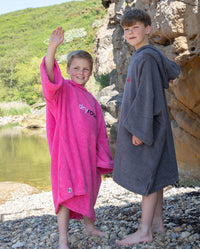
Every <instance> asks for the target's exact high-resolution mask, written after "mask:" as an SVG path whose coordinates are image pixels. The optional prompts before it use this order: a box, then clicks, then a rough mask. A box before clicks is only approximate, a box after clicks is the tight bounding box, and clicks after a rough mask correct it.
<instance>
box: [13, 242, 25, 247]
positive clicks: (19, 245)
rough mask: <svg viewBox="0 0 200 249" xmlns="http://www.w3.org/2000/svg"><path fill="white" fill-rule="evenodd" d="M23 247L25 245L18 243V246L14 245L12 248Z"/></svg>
mask: <svg viewBox="0 0 200 249" xmlns="http://www.w3.org/2000/svg"><path fill="white" fill-rule="evenodd" d="M23 246H24V243H22V242H20V241H18V242H17V243H16V244H14V245H13V246H12V248H19V247H23Z"/></svg>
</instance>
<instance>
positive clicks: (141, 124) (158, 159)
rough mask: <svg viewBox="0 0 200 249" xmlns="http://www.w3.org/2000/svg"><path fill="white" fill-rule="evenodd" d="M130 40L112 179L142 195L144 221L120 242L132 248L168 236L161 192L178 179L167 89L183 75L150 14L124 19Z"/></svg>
mask: <svg viewBox="0 0 200 249" xmlns="http://www.w3.org/2000/svg"><path fill="white" fill-rule="evenodd" d="M121 26H122V27H123V29H124V37H125V39H126V41H127V42H128V43H129V44H131V45H132V46H134V47H135V49H136V51H135V52H134V54H133V56H132V59H131V62H130V64H129V68H128V73H127V79H126V84H125V89H124V95H123V101H122V107H121V114H120V121H119V129H118V137H117V145H116V153H115V165H114V172H113V179H114V181H116V182H117V183H118V184H119V185H121V186H122V187H124V188H126V189H128V190H130V191H132V192H135V193H137V194H141V195H142V217H141V223H140V226H139V228H138V230H137V231H136V233H133V234H130V235H129V236H128V237H127V238H126V239H124V240H122V241H119V242H118V244H119V245H131V244H135V243H139V242H144V241H146V242H147V241H152V240H153V233H157V232H165V228H164V225H163V217H162V202H163V188H164V187H166V186H167V185H170V184H173V183H174V182H175V181H176V180H177V179H178V169H177V162H176V156H175V150H174V142H173V137H172V131H171V125H170V117H169V113H168V107H167V102H166V97H165V93H164V89H166V88H168V87H169V81H170V80H173V79H175V78H176V77H177V76H178V75H179V72H180V68H179V66H178V65H177V64H176V63H175V62H173V61H171V60H169V59H168V58H167V57H166V56H165V55H164V54H163V53H161V52H160V51H159V50H158V49H157V48H155V47H154V46H153V45H149V41H148V35H149V33H150V31H151V19H150V17H149V15H148V14H147V13H146V12H144V11H142V10H139V9H132V10H129V11H127V12H126V13H125V14H124V15H123V16H122V18H121Z"/></svg>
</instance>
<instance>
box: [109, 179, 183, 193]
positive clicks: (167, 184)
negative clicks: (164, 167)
mask: <svg viewBox="0 0 200 249" xmlns="http://www.w3.org/2000/svg"><path fill="white" fill-rule="evenodd" d="M113 180H114V181H115V182H116V183H117V184H119V185H120V186H121V187H123V188H125V189H127V190H129V191H131V192H133V193H135V194H139V195H142V196H148V195H149V194H152V193H155V192H157V191H159V190H160V189H163V188H165V187H167V186H169V185H172V184H173V183H175V182H176V181H177V180H178V177H174V178H172V179H170V181H168V182H167V183H165V184H161V185H157V187H155V188H153V191H151V189H152V188H151V189H150V190H149V191H148V192H146V189H145V190H144V191H140V190H139V189H138V188H135V187H131V186H129V185H128V184H126V183H121V181H120V180H119V179H118V178H117V177H113Z"/></svg>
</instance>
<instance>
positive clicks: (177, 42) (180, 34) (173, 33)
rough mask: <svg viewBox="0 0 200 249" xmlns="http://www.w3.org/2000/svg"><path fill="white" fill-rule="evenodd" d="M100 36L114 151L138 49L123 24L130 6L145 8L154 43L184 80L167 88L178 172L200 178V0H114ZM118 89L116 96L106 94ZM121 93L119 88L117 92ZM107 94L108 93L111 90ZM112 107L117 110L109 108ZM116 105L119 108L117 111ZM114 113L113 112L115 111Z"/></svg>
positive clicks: (98, 45)
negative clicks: (131, 63)
mask: <svg viewBox="0 0 200 249" xmlns="http://www.w3.org/2000/svg"><path fill="white" fill-rule="evenodd" d="M103 2H107V3H106V4H108V3H109V4H110V5H109V8H108V13H107V17H106V19H105V20H104V24H103V25H102V26H101V27H100V28H99V31H98V33H97V38H96V59H95V64H96V69H95V74H96V75H102V74H108V73H110V85H111V86H109V87H108V88H107V90H104V92H103V93H104V96H102V95H103V93H101V95H100V101H101V103H102V106H103V108H104V110H105V112H109V113H110V114H111V115H112V117H114V119H111V120H112V122H111V124H110V126H111V138H110V140H111V144H112V148H113V154H114V146H115V139H116V130H117V120H118V119H119V112H120V110H119V107H120V101H121V96H122V92H123V88H124V83H125V79H126V72H127V67H128V64H129V61H130V58H131V55H132V53H133V48H132V47H130V46H129V45H128V44H127V43H126V42H125V41H124V40H123V31H122V28H121V27H120V25H119V21H120V18H121V15H122V14H123V13H124V11H126V10H127V9H130V8H133V7H137V8H141V9H144V10H145V11H147V12H148V13H149V15H150V16H151V18H152V32H151V36H150V39H151V42H152V43H153V44H154V45H155V46H156V47H158V48H159V49H160V50H161V51H163V52H164V53H165V54H166V55H167V56H168V57H169V58H170V59H172V60H174V61H176V62H177V63H178V64H179V65H180V66H181V74H180V76H179V78H177V79H176V80H175V81H173V82H172V83H171V86H170V89H169V90H168V91H166V94H167V98H168V106H169V110H170V115H171V119H172V129H173V135H174V141H175V147H176V155H177V160H178V165H179V172H180V174H182V175H184V176H189V177H194V178H196V179H200V34H199V30H200V4H199V1H198V0H180V1H176V0H140V1H139V0H134V1H131V0H126V1H125V0H115V1H103ZM109 89H110V90H113V89H114V90H115V95H114V96H113V94H112V96H111V97H110V98H109V96H105V95H106V94H107V93H108V92H109V91H108V90H109ZM117 91H118V92H117ZM107 95H108V94H107ZM111 105H112V112H110V106H111ZM114 106H115V111H113V109H114ZM113 113H114V114H113ZM113 115H114V116H113ZM106 116H109V115H108V114H106Z"/></svg>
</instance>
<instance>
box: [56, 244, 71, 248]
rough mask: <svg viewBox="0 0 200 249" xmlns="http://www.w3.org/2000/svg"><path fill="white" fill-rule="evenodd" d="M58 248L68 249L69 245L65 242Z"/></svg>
mask: <svg viewBox="0 0 200 249" xmlns="http://www.w3.org/2000/svg"><path fill="white" fill-rule="evenodd" d="M58 249H69V247H68V246H67V245H66V244H60V245H59V247H58Z"/></svg>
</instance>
